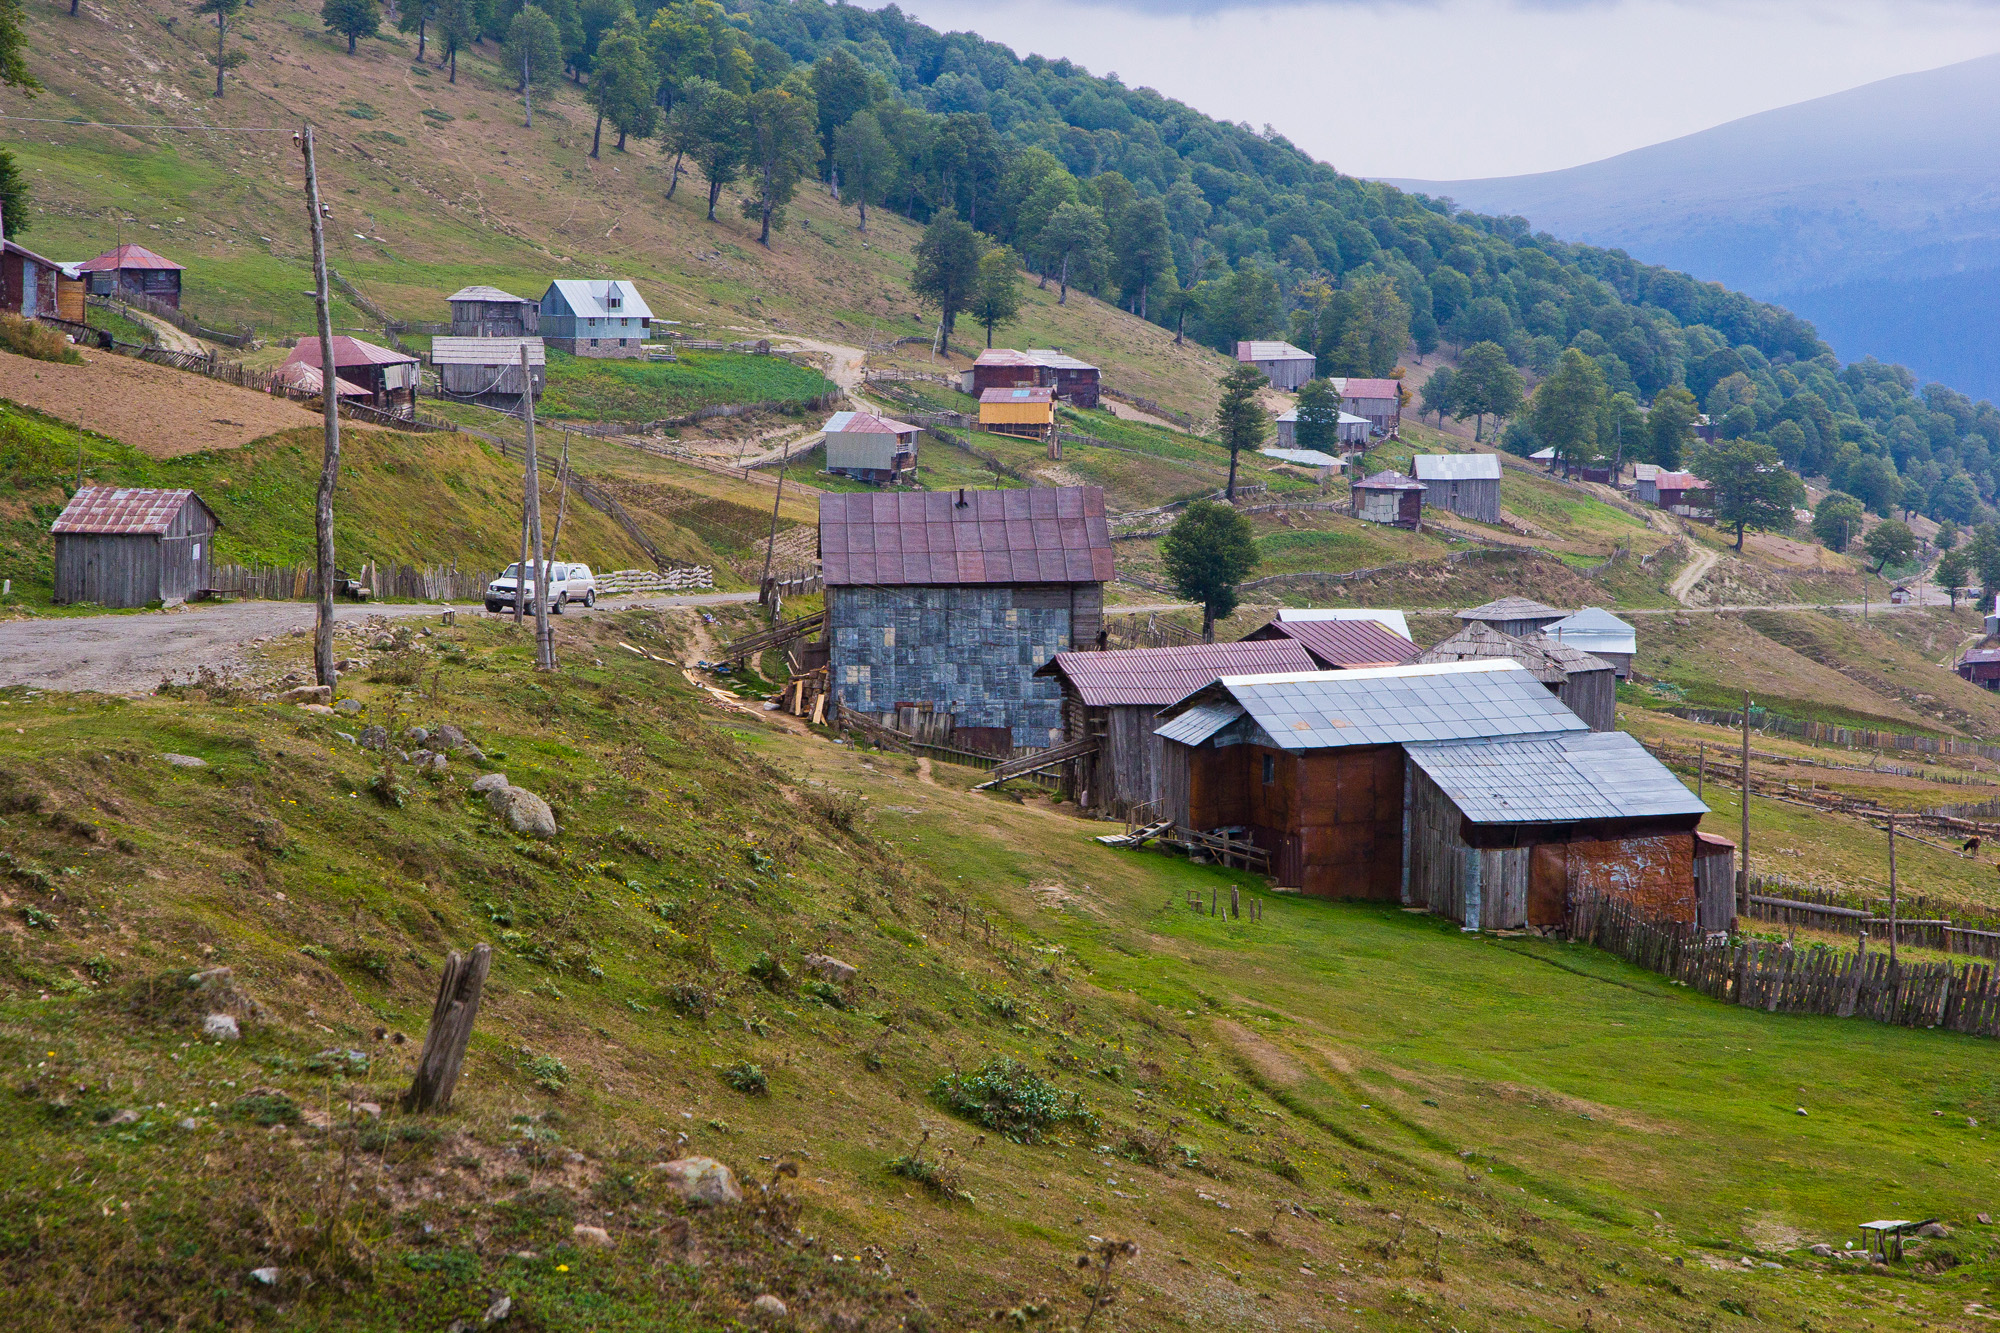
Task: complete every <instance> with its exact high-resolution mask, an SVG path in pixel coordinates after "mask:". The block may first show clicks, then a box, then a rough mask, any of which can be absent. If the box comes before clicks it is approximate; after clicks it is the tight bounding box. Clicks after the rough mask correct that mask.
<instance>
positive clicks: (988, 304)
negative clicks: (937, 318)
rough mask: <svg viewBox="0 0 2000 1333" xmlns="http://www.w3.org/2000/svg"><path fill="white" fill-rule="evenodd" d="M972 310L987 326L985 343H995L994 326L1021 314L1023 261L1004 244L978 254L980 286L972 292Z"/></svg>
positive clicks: (973, 314)
mask: <svg viewBox="0 0 2000 1333" xmlns="http://www.w3.org/2000/svg"><path fill="white" fill-rule="evenodd" d="M971 314H972V316H973V318H975V319H977V320H978V321H979V322H980V323H981V324H983V325H985V326H986V345H987V346H988V347H991V346H992V345H993V326H994V325H996V324H1012V323H1013V322H1014V321H1015V320H1017V319H1019V318H1020V317H1021V261H1020V259H1019V258H1018V257H1017V256H1016V255H1015V254H1014V252H1013V251H1012V250H1010V249H1008V248H1007V247H1006V246H1004V245H996V246H994V247H993V248H992V249H991V250H988V251H987V252H986V253H985V254H983V255H981V256H979V286H978V289H977V290H976V291H974V292H973V294H972V306H971Z"/></svg>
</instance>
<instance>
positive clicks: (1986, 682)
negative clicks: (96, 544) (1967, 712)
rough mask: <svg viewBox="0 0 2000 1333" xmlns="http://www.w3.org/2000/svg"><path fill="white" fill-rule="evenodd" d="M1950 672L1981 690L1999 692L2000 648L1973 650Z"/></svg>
mask: <svg viewBox="0 0 2000 1333" xmlns="http://www.w3.org/2000/svg"><path fill="white" fill-rule="evenodd" d="M1952 670H1954V671H1956V672H1958V674H1959V677H1960V679H1963V680H1969V681H1971V682H1972V683H1973V684H1974V685H1977V686H1978V687H1979V688H1980V689H1982V690H2000V648H1974V649H1972V650H1971V651H1970V652H1968V653H1966V654H1965V656H1963V657H1961V658H1959V659H1958V662H1957V663H1956V664H1955V665H1954V666H1953V667H1952Z"/></svg>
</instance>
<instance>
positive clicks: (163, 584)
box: [49, 486, 222, 607]
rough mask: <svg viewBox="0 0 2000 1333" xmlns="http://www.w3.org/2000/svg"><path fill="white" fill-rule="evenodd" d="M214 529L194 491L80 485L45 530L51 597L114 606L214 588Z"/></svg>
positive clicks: (211, 516)
mask: <svg viewBox="0 0 2000 1333" xmlns="http://www.w3.org/2000/svg"><path fill="white" fill-rule="evenodd" d="M221 526H222V523H221V521H220V520H219V519H217V518H216V516H215V512H214V511H213V510H211V509H210V508H209V507H208V506H207V505H206V504H204V503H202V499H201V497H200V496H198V495H196V494H195V493H194V492H193V491H188V490H171V491H170V490H154V489H150V488H143V487H124V486H85V487H84V488H83V489H82V490H80V491H78V492H77V493H76V494H75V495H74V496H73V497H71V499H70V502H69V503H68V504H67V505H65V506H63V511H62V513H60V514H58V515H56V521H55V522H54V523H53V524H51V525H50V527H49V531H50V532H52V533H54V534H55V539H56V569H55V599H54V600H55V601H56V602H57V604H58V605H68V604H70V603H73V602H91V603H95V604H96V605H98V606H119V607H126V606H145V605H146V604H147V603H149V602H175V601H184V600H185V599H187V598H188V597H190V596H192V595H193V594H194V593H196V592H198V591H200V590H201V589H203V588H207V587H210V586H212V584H213V578H212V575H211V571H212V570H213V569H214V566H215V533H216V530H217V529H219V528H220V527H221Z"/></svg>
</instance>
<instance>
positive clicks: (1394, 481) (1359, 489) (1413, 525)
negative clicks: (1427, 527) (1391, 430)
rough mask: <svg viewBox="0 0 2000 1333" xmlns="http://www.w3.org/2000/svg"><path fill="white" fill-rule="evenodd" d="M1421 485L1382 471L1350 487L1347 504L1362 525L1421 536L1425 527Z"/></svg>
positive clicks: (1418, 482)
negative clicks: (1388, 528) (1415, 533)
mask: <svg viewBox="0 0 2000 1333" xmlns="http://www.w3.org/2000/svg"><path fill="white" fill-rule="evenodd" d="M1425 489H1426V488H1425V486H1424V483H1422V482H1421V481H1418V480H1416V479H1415V478H1413V477H1406V476H1404V475H1403V474H1402V473H1400V472H1389V471H1386V470H1385V471H1382V472H1377V473H1376V474H1375V475H1374V476H1372V477H1366V478H1363V479H1362V480H1360V481H1357V482H1355V483H1353V486H1352V488H1351V495H1352V498H1351V499H1350V501H1349V503H1350V505H1351V506H1352V508H1353V513H1354V516H1355V517H1356V518H1358V519H1360V520H1361V521H1362V522H1364V523H1384V524H1387V525H1389V526H1390V527H1395V528H1408V529H1409V530H1410V531H1411V532H1421V531H1423V527H1424V491H1425Z"/></svg>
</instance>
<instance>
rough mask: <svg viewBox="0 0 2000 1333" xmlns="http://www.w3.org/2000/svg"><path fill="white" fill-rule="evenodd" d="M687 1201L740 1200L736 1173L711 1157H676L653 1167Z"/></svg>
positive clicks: (741, 1195)
mask: <svg viewBox="0 0 2000 1333" xmlns="http://www.w3.org/2000/svg"><path fill="white" fill-rule="evenodd" d="M653 1169H654V1170H655V1171H658V1172H660V1173H661V1174H663V1175H664V1176H666V1178H667V1183H668V1184H670V1185H672V1186H673V1188H674V1191H675V1192H676V1193H678V1194H679V1195H680V1196H681V1197H682V1198H683V1199H686V1200H687V1201H688V1202H689V1203H703V1204H714V1203H741V1202H743V1190H742V1188H741V1187H740V1186H738V1185H737V1183H736V1173H735V1172H734V1171H731V1170H730V1169H729V1168H728V1167H726V1166H724V1165H723V1164H722V1163H720V1162H718V1161H716V1160H715V1159H714V1158H713V1157H677V1158H675V1159H674V1160H673V1161H671V1162H663V1163H661V1164H660V1165H659V1166H656V1167H654V1168H653Z"/></svg>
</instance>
